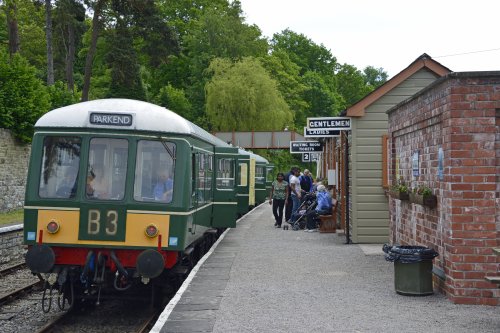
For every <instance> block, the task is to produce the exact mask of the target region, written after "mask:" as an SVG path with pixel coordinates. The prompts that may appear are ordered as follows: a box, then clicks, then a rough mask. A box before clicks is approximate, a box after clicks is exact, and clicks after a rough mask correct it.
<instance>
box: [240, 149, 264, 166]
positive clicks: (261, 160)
mask: <svg viewBox="0 0 500 333" xmlns="http://www.w3.org/2000/svg"><path fill="white" fill-rule="evenodd" d="M238 154H240V155H250V157H253V158H255V162H259V163H269V161H268V160H267V159H265V158H264V157H262V156H260V155H257V154H254V153H253V152H251V151H247V150H245V149H241V148H238Z"/></svg>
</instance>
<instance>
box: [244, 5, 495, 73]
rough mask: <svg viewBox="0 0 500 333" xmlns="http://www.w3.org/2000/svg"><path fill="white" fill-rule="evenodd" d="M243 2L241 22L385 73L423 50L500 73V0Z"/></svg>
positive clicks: (459, 67) (445, 61)
mask: <svg viewBox="0 0 500 333" xmlns="http://www.w3.org/2000/svg"><path fill="white" fill-rule="evenodd" d="M240 2H241V6H242V10H243V15H244V16H245V18H246V23H248V24H256V25H257V26H259V28H260V29H261V31H262V34H263V35H264V36H266V37H269V38H271V37H272V35H273V34H274V33H279V32H281V31H283V30H284V29H286V28H289V29H290V30H292V31H294V32H296V33H300V34H303V35H305V36H306V37H307V38H309V39H311V40H312V41H313V42H314V43H316V44H318V45H320V44H323V45H324V46H325V47H326V48H327V49H329V50H330V52H331V53H332V55H333V56H334V57H336V58H337V61H338V62H339V63H341V64H344V63H347V64H350V65H354V66H356V67H357V68H358V69H360V70H362V69H364V68H365V67H366V66H373V67H375V68H383V69H384V70H385V71H386V72H387V73H388V74H389V78H391V77H392V76H394V75H396V74H398V73H399V72H400V71H402V70H403V69H405V68H406V67H408V65H410V63H412V62H413V61H414V60H415V59H417V58H418V57H419V56H420V55H422V54H423V53H427V54H428V55H430V56H431V57H432V58H433V59H434V60H436V61H438V62H440V63H441V64H442V65H444V66H446V67H448V68H449V69H451V70H452V71H454V72H464V71H496V70H500V23H499V22H500V20H499V13H500V1H498V0H475V1H472V0H465V1H464V0H454V1H451V0H433V1H429V0H419V1H415V0H413V1H410V0H399V1H395V0H343V1H338V0H240ZM486 50H492V51H487V52H484V51H486ZM478 51H482V52H478Z"/></svg>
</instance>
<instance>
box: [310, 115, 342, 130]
mask: <svg viewBox="0 0 500 333" xmlns="http://www.w3.org/2000/svg"><path fill="white" fill-rule="evenodd" d="M307 128H308V129H310V130H318V129H326V130H338V131H346V130H350V129H351V118H349V117H322V118H307Z"/></svg>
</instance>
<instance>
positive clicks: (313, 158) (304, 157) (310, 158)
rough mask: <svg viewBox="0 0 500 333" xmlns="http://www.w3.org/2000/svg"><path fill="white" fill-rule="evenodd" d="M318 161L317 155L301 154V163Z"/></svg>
mask: <svg viewBox="0 0 500 333" xmlns="http://www.w3.org/2000/svg"><path fill="white" fill-rule="evenodd" d="M318 160H319V154H318V153H302V162H316V161H318Z"/></svg>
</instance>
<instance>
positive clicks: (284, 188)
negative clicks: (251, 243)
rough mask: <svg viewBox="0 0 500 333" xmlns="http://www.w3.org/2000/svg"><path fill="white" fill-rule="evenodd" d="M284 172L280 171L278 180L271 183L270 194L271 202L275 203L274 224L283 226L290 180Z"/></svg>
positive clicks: (279, 226) (278, 226)
mask: <svg viewBox="0 0 500 333" xmlns="http://www.w3.org/2000/svg"><path fill="white" fill-rule="evenodd" d="M284 179H285V175H284V174H283V173H281V172H280V173H278V175H277V176H276V180H275V181H273V183H272V184H271V193H270V194H269V204H270V205H271V204H272V205H273V215H274V219H275V221H276V223H274V226H275V227H277V228H281V223H282V222H283V208H284V207H285V205H286V204H287V202H288V182H286V181H285V180H284Z"/></svg>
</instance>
